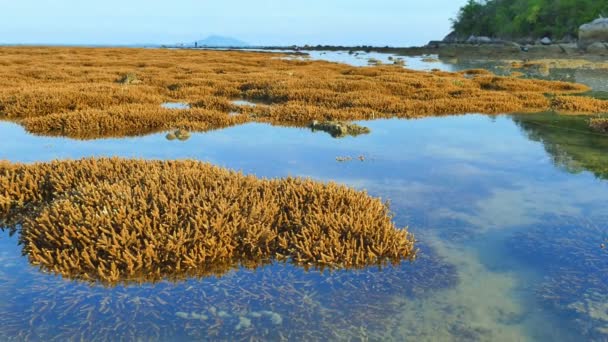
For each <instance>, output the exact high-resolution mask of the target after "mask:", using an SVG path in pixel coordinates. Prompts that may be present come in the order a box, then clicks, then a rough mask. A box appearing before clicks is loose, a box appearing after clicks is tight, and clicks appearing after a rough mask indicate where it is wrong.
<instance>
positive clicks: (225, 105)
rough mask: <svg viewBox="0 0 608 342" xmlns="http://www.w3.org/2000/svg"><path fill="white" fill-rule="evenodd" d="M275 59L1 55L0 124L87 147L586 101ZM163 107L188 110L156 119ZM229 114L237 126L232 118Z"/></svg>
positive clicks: (71, 51) (45, 51) (55, 51)
mask: <svg viewBox="0 0 608 342" xmlns="http://www.w3.org/2000/svg"><path fill="white" fill-rule="evenodd" d="M51 55H52V56H53V58H49V56H51ZM275 57H277V55H275V54H268V53H256V52H235V51H190V50H163V49H127V48H125V49H109V48H14V47H4V48H0V72H1V73H2V75H3V77H2V79H0V118H4V119H6V120H13V121H17V122H19V123H20V124H22V125H23V126H24V127H25V128H26V129H27V130H28V131H29V132H32V133H36V134H43V135H60V136H69V137H74V138H84V139H91V138H100V137H108V136H129V135H140V134H147V133H151V132H158V131H166V130H169V129H175V128H182V129H187V130H190V131H207V130H211V129H217V128H222V127H228V126H233V125H239V124H243V123H245V122H250V121H256V122H268V123H272V124H278V125H291V126H293V125H299V126H306V125H307V124H308V123H310V122H311V121H313V120H318V121H353V120H365V119H377V118H392V117H400V118H412V117H424V116H436V115H450V114H464V113H487V114H499V113H513V112H538V111H545V110H549V109H551V108H552V107H555V106H552V102H551V100H550V99H548V98H547V97H546V96H545V94H553V95H563V94H573V93H582V92H585V91H587V90H589V89H588V87H586V86H584V85H580V84H574V83H566V82H551V81H542V80H530V79H515V78H512V77H500V76H496V75H493V74H492V73H490V72H488V71H483V72H481V71H477V72H476V71H465V72H459V73H450V72H443V71H432V72H423V71H413V70H408V69H405V68H402V67H401V66H399V65H377V66H374V67H352V66H349V65H345V64H338V63H329V62H324V61H301V60H284V59H280V58H275ZM117 80H118V81H121V80H122V81H123V82H117ZM133 80H135V81H133ZM136 81H140V82H136ZM123 83H124V84H123ZM235 98H240V99H244V100H248V101H252V102H255V103H259V104H258V105H257V106H255V107H247V106H239V105H237V104H234V103H233V102H232V99H235ZM560 101H561V102H560V106H559V107H562V108H565V109H567V108H571V107H573V108H576V109H577V110H581V111H585V112H589V113H598V112H603V111H605V109H606V106H607V105H606V103H607V102H606V101H599V100H598V101H597V102H590V103H586V104H585V105H584V106H581V105H580V103H579V102H580V100H578V99H576V98H574V97H562V98H561V100H560ZM166 102H180V103H188V104H191V108H184V109H182V110H177V111H176V110H170V109H167V108H162V107H161V104H163V103H166ZM234 112H238V113H242V114H245V115H230V113H234Z"/></svg>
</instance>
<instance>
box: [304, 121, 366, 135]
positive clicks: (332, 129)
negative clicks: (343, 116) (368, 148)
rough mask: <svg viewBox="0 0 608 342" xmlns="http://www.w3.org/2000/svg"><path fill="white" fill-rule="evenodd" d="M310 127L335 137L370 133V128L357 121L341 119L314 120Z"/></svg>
mask: <svg viewBox="0 0 608 342" xmlns="http://www.w3.org/2000/svg"><path fill="white" fill-rule="evenodd" d="M310 129H312V130H313V132H314V131H323V132H327V133H329V134H330V135H331V136H332V137H334V138H343V137H346V136H348V135H350V136H353V137H356V136H357V135H361V134H368V133H369V132H370V129H369V128H367V127H363V126H359V125H357V124H355V123H350V122H341V121H324V122H318V121H316V120H315V121H313V122H312V123H311V124H310Z"/></svg>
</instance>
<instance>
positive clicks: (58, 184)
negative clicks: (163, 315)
mask: <svg viewBox="0 0 608 342" xmlns="http://www.w3.org/2000/svg"><path fill="white" fill-rule="evenodd" d="M0 189H1V190H0V199H1V201H0V224H1V223H4V224H6V225H13V226H14V225H17V224H19V225H22V228H21V230H22V232H21V237H22V241H23V243H24V252H25V253H26V254H27V255H28V257H29V259H30V261H31V262H32V263H33V264H35V265H40V266H41V267H43V268H45V269H47V270H50V271H52V272H55V273H58V274H61V275H63V276H66V277H69V278H75V279H84V280H90V281H101V282H104V283H109V284H113V283H117V282H132V281H154V280H160V279H163V278H172V279H182V278H186V277H190V276H205V275H209V274H223V273H225V272H226V271H228V270H230V269H233V268H235V267H238V266H248V267H256V266H259V265H261V264H264V263H267V262H269V261H271V260H273V259H278V260H289V261H291V262H293V263H295V264H300V265H304V266H306V267H309V266H318V267H328V268H360V267H365V266H369V265H377V264H386V263H388V262H390V263H398V262H400V261H402V260H404V259H410V260H411V259H413V258H414V257H415V253H416V251H415V249H414V239H413V237H412V235H411V234H410V233H408V232H407V230H400V229H396V228H395V226H394V224H393V222H392V221H391V214H390V212H389V210H388V208H387V206H386V205H385V204H384V203H382V202H381V201H380V200H378V199H374V198H372V197H370V196H368V195H367V194H366V193H364V192H359V191H355V190H351V189H348V188H346V187H343V186H339V185H336V184H333V183H329V184H321V183H317V182H314V181H311V180H303V179H293V178H287V179H271V180H266V179H262V180H260V179H256V178H255V177H252V176H244V175H242V174H239V173H236V172H232V171H228V170H225V169H221V168H218V167H214V166H211V165H209V164H206V163H202V162H196V161H167V162H162V161H141V160H124V159H83V160H79V161H57V162H51V163H39V164H32V165H23V164H14V165H13V164H8V163H3V164H1V165H0Z"/></svg>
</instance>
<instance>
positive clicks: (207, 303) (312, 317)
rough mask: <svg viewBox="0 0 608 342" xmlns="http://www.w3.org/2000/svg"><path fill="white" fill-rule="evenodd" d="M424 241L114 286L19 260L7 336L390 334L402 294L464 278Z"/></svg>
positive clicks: (2, 285) (0, 336)
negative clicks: (351, 256)
mask: <svg viewBox="0 0 608 342" xmlns="http://www.w3.org/2000/svg"><path fill="white" fill-rule="evenodd" d="M0 234H3V233H2V232H0ZM4 234H6V233H4ZM0 236H1V238H0V241H4V242H6V239H5V236H6V235H0ZM11 240H14V239H11ZM13 242H14V241H11V243H13ZM421 249H422V251H421V253H420V258H419V259H418V260H417V262H416V266H417V267H410V266H411V265H408V264H400V265H398V266H394V267H393V266H389V267H385V268H382V269H378V268H375V267H373V268H366V269H363V270H355V271H351V270H348V271H333V272H321V271H318V270H310V271H308V272H306V271H304V270H302V269H301V268H299V267H294V266H292V265H269V266H266V267H262V268H259V269H256V270H255V271H253V270H247V269H241V270H239V271H235V272H231V273H229V274H226V275H225V276H223V277H221V278H215V277H211V278H205V279H203V280H196V279H192V280H188V281H184V282H177V283H172V282H166V281H163V282H159V283H155V284H145V285H141V286H128V287H123V286H117V287H112V288H107V287H102V286H89V284H84V283H80V282H70V281H64V280H62V279H60V278H58V277H53V276H49V275H47V274H44V273H41V272H37V271H36V270H33V269H31V268H28V267H18V268H17V271H16V272H17V276H16V278H18V279H27V284H26V285H24V284H23V283H19V282H13V281H7V282H0V289H1V290H2V292H1V293H3V294H5V295H6V296H3V297H1V299H2V300H1V301H0V302H1V303H2V305H0V340H2V341H11V340H17V341H20V340H26V339H27V338H29V339H31V340H37V341H40V340H48V341H54V340H58V341H71V340H85V341H92V340H95V341H97V340H102V341H105V340H112V341H114V340H119V341H120V340H133V341H135V340H143V341H159V340H160V341H200V340H237V341H241V340H254V341H260V340H262V341H268V340H270V341H276V340H281V338H284V339H289V340H296V341H316V340H320V339H323V338H327V337H328V336H333V337H334V338H336V339H340V340H360V339H362V338H364V337H367V338H369V339H372V340H386V339H387V336H386V334H387V332H389V331H391V330H393V329H394V328H395V327H396V326H399V325H401V324H402V323H403V322H402V321H401V320H400V319H399V318H400V317H398V316H397V313H398V312H400V311H401V307H402V303H403V300H407V299H408V298H422V297H428V296H430V295H432V294H433V293H435V292H436V291H437V290H439V289H444V288H449V287H452V286H455V285H456V284H457V283H458V277H457V274H456V269H455V267H454V266H453V265H452V264H451V263H448V262H447V260H444V258H442V257H440V256H438V255H437V254H436V253H434V252H433V251H432V250H430V249H429V248H428V247H427V246H421ZM0 269H1V268H0ZM11 279H15V277H12V278H11ZM395 297H398V298H400V299H401V300H399V301H397V300H395ZM25 303H27V304H25ZM24 304H25V305H24ZM241 317H243V318H246V319H241ZM247 320H249V321H250V322H248V321H247ZM248 323H251V325H250V326H249V327H247V325H248ZM239 324H241V325H240V326H239ZM237 327H239V329H237Z"/></svg>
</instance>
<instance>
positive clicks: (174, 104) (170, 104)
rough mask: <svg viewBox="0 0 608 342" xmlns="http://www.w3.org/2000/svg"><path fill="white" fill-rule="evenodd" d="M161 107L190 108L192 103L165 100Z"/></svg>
mask: <svg viewBox="0 0 608 342" xmlns="http://www.w3.org/2000/svg"><path fill="white" fill-rule="evenodd" d="M161 107H163V108H167V109H190V105H189V104H188V103H183V102H165V103H162V104H161Z"/></svg>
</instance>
